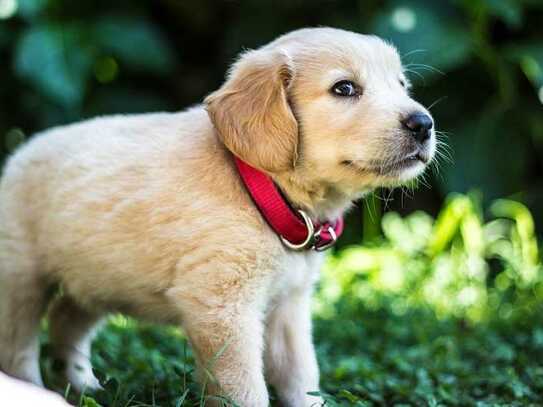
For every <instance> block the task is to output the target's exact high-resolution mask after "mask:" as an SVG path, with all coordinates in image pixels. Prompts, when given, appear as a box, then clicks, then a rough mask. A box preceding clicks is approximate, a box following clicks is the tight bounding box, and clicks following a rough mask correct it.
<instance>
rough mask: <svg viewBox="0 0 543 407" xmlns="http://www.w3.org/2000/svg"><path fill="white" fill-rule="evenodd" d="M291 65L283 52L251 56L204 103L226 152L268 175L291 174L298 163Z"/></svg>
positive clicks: (244, 58) (256, 52) (236, 67)
mask: <svg viewBox="0 0 543 407" xmlns="http://www.w3.org/2000/svg"><path fill="white" fill-rule="evenodd" d="M289 62H290V60H289V58H288V56H287V55H286V54H285V53H283V52H280V51H267V50H257V51H249V52H248V53H246V54H244V55H243V56H242V57H241V58H240V59H239V60H238V62H237V63H236V64H234V66H233V67H232V69H231V71H230V74H229V76H228V79H227V81H226V82H225V83H224V85H223V86H222V87H221V88H220V89H219V90H217V91H216V92H213V93H212V94H210V95H209V96H208V97H207V98H206V99H205V103H206V105H207V106H206V108H207V112H208V114H209V117H210V118H211V121H212V122H213V125H214V126H215V128H216V129H217V132H218V134H219V137H220V139H221V140H222V142H223V143H224V144H225V145H226V147H227V148H228V149H229V150H230V151H232V153H234V154H235V155H236V156H238V157H239V158H241V159H242V160H244V161H246V162H248V163H249V164H251V165H252V166H253V167H256V168H259V169H261V170H265V171H268V172H280V171H285V170H288V169H290V168H292V167H293V163H294V161H295V159H296V148H297V144H298V123H297V122H296V119H295V117H294V114H293V113H292V110H291V109H290V106H289V102H288V100H287V89H288V86H289V85H290V83H291V80H292V77H293V71H292V68H291V65H290V63H289Z"/></svg>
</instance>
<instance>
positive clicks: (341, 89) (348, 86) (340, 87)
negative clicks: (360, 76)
mask: <svg viewBox="0 0 543 407" xmlns="http://www.w3.org/2000/svg"><path fill="white" fill-rule="evenodd" d="M332 93H333V94H334V95H337V96H358V95H360V91H359V88H358V87H357V86H356V85H355V84H354V83H353V82H351V81H339V82H337V83H336V84H334V86H332Z"/></svg>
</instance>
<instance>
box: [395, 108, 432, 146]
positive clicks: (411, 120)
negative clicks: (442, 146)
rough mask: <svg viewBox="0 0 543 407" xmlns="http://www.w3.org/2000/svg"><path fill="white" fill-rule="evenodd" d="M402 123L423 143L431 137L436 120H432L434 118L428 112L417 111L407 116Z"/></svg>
mask: <svg viewBox="0 0 543 407" xmlns="http://www.w3.org/2000/svg"><path fill="white" fill-rule="evenodd" d="M402 124H403V125H404V126H405V128H406V129H408V130H409V131H410V132H411V134H412V135H413V137H414V138H415V140H417V141H418V142H419V143H423V142H424V141H426V140H428V138H430V130H431V129H432V126H433V125H434V122H432V118H431V117H430V116H428V115H427V114H426V113H422V112H416V113H412V114H410V115H409V116H407V118H406V119H404V120H403V122H402Z"/></svg>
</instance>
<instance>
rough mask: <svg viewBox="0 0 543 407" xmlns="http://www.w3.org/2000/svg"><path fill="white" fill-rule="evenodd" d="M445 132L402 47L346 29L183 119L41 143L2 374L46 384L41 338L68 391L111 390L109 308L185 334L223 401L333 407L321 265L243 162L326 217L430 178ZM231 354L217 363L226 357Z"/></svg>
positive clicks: (80, 127) (146, 119)
mask: <svg viewBox="0 0 543 407" xmlns="http://www.w3.org/2000/svg"><path fill="white" fill-rule="evenodd" d="M432 126H433V121H432V118H431V116H430V114H429V113H428V111H427V110H426V109H424V107H422V106H421V105H420V104H418V103H417V102H415V101H414V100H413V99H412V98H411V97H410V96H409V92H408V83H407V79H406V78H405V76H404V73H403V71H402V65H401V62H400V58H399V56H398V53H397V52H396V50H395V49H394V48H393V47H392V46H391V45H389V44H387V43H386V42H384V41H382V40H381V39H379V38H377V37H373V36H365V35H360V34H356V33H352V32H348V31H342V30H337V29H331V28H311V29H302V30H298V31H294V32H292V33H289V34H287V35H284V36H282V37H280V38H278V39H277V40H275V41H274V42H272V43H270V44H268V45H266V46H264V47H262V48H260V49H258V50H255V51H249V52H246V53H244V54H243V55H241V57H240V58H239V60H238V61H237V62H236V63H235V64H234V66H233V67H232V69H231V71H230V74H229V75H228V78H227V80H226V82H225V83H224V85H223V86H222V87H221V88H220V89H219V90H217V91H216V92H214V93H212V94H211V95H209V96H208V97H207V98H206V99H205V104H204V105H203V106H196V107H193V108H190V109H188V110H186V111H183V112H179V113H155V114H144V115H134V116H113V117H104V118H98V119H94V120H89V121H85V122H82V123H78V124H73V125H69V126H63V127H58V128H54V129H51V130H49V131H46V132H44V133H42V134H39V135H37V136H36V137H35V138H34V139H33V140H32V141H30V142H29V143H28V144H26V145H25V146H23V147H22V148H21V149H20V150H19V151H18V152H17V153H16V154H15V155H14V156H13V157H11V159H10V160H9V162H8V163H7V165H6V167H5V172H4V175H3V178H2V181H1V186H0V188H1V189H0V232H1V233H0V327H1V330H0V367H1V369H2V370H3V371H5V372H7V373H8V374H10V375H13V376H15V377H19V378H22V379H25V380H28V381H31V382H33V383H36V384H39V385H41V384H42V380H41V377H40V370H39V364H38V356H39V355H38V330H39V321H40V318H41V317H42V315H43V313H44V311H45V309H46V306H47V304H48V300H49V298H50V297H49V293H51V288H52V287H58V286H60V287H62V290H61V291H62V296H60V297H59V298H58V299H56V302H55V303H53V304H52V306H51V308H50V311H49V320H50V322H49V328H50V341H51V344H52V346H53V349H56V352H57V356H58V357H60V358H62V359H63V360H64V361H65V365H66V377H67V380H69V381H70V382H71V383H72V385H73V386H75V387H77V388H79V389H82V388H84V387H86V388H93V387H98V386H99V384H98V382H97V380H96V379H95V378H94V376H93V374H92V370H91V365H90V363H89V359H88V358H89V353H90V344H91V337H92V332H93V331H94V330H95V327H96V326H97V324H98V322H99V321H100V320H101V319H102V318H103V316H104V315H105V314H106V313H108V312H123V313H126V314H129V315H132V316H134V317H136V318H144V319H147V320H150V321H153V322H162V323H168V324H179V325H182V326H183V328H184V330H185V332H186V334H187V335H188V337H189V339H190V342H191V344H192V346H193V348H194V352H195V354H196V357H197V360H198V364H199V366H200V367H201V368H207V369H210V370H211V372H212V374H213V376H214V378H215V381H214V382H213V383H207V386H206V387H207V389H208V391H209V392H210V393H212V394H223V395H226V396H227V397H229V398H231V399H232V400H234V401H235V402H236V403H238V404H239V405H241V406H266V405H268V403H269V402H268V391H267V388H266V381H265V378H266V379H267V383H268V384H270V385H273V386H275V388H276V389H277V392H278V395H279V397H280V400H281V402H282V403H283V404H284V405H286V406H310V405H318V404H319V402H321V399H320V398H319V397H315V396H310V395H308V394H307V393H308V392H311V391H317V390H318V389H319V371H318V367H317V360H316V358H315V351H314V348H313V343H312V338H311V316H310V297H311V292H312V290H313V285H314V283H315V281H316V280H317V278H318V271H319V266H320V264H321V261H322V254H320V253H317V252H316V251H315V250H311V249H308V250H303V251H295V250H291V249H290V248H289V247H287V246H285V244H283V243H282V241H281V239H280V237H279V236H278V235H277V234H276V233H275V231H274V230H272V228H271V227H270V226H269V225H268V223H267V222H266V220H265V219H264V218H263V216H262V214H261V213H260V212H259V210H258V209H257V208H256V207H255V204H254V203H253V201H252V200H251V197H250V195H249V193H248V191H247V188H246V187H245V185H244V184H243V182H242V180H241V178H240V175H239V173H238V170H237V168H236V166H235V163H234V157H238V158H239V159H241V160H243V161H244V162H245V163H247V164H249V165H250V166H252V167H254V168H256V169H257V170H259V171H261V172H263V173H264V174H267V175H268V176H269V177H271V179H272V180H273V181H274V182H275V185H277V187H278V188H279V189H280V191H281V193H282V195H283V196H284V197H285V199H287V200H288V202H289V205H291V206H292V207H293V208H296V209H302V210H303V211H305V213H307V214H308V215H309V216H310V217H311V218H312V219H313V220H315V221H319V220H320V221H324V220H328V219H335V218H337V217H339V216H340V215H341V214H342V213H343V212H344V211H345V210H346V209H347V208H348V207H349V205H350V203H351V202H352V201H353V200H355V199H357V198H360V197H361V196H363V195H364V193H366V192H368V191H370V190H372V189H373V188H375V187H378V186H383V185H395V184H399V183H402V182H405V181H407V180H409V179H412V178H413V177H416V176H418V175H419V174H421V173H422V171H423V170H424V168H425V167H426V164H427V163H428V162H429V161H430V160H431V159H432V157H433V155H434V150H435V136H434V132H433V129H432ZM217 355H219V356H218V357H216V356H217Z"/></svg>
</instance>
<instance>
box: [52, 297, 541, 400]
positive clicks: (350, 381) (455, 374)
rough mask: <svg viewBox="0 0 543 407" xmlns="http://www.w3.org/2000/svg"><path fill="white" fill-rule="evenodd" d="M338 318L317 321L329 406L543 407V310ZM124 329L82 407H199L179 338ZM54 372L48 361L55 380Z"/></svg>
mask: <svg viewBox="0 0 543 407" xmlns="http://www.w3.org/2000/svg"><path fill="white" fill-rule="evenodd" d="M337 309H338V316H336V317H334V318H332V319H322V318H318V319H317V320H316V321H315V336H316V340H315V341H316V344H317V350H318V356H319V362H320V366H321V371H322V377H321V383H322V390H323V391H324V392H326V393H328V394H331V395H333V396H330V397H328V400H329V405H332V406H334V405H342V406H349V405H361V406H362V405H393V404H394V405H401V404H403V405H428V406H435V405H459V406H464V405H478V406H486V405H488V406H490V405H503V404H509V405H519V406H520V405H530V404H531V405H543V396H542V395H543V363H542V361H543V321H542V320H541V317H540V315H543V309H540V310H539V315H536V314H532V315H530V316H527V317H526V318H525V319H524V320H523V321H522V322H517V323H515V324H514V325H510V324H507V323H499V322H495V323H494V324H490V325H488V324H481V325H472V324H470V323H468V322H467V321H465V320H462V319H445V320H439V319H437V318H436V317H435V315H433V314H432V313H431V312H430V311H429V310H422V309H419V310H410V311H409V312H408V313H407V314H404V315H396V314H395V313H394V312H392V310H390V309H387V308H386V307H383V308H380V309H378V310H373V311H368V310H367V309H363V308H359V307H357V306H356V305H353V304H349V303H348V302H341V303H340V304H337ZM122 321H124V320H123V319H120V318H114V319H113V320H112V322H110V323H109V324H108V326H107V327H106V328H105V329H104V330H103V331H102V332H101V333H100V335H99V336H98V338H97V340H96V342H95V345H94V351H93V366H94V367H95V369H96V371H97V373H98V374H99V377H100V378H101V379H102V380H103V382H104V383H105V389H106V391H105V392H99V393H97V394H94V395H92V396H88V398H83V399H82V400H81V405H83V406H89V407H92V406H95V404H94V403H95V402H96V403H99V404H100V405H103V406H181V405H182V406H193V405H201V403H202V397H201V389H200V386H198V384H197V383H195V380H194V379H195V378H194V367H193V366H194V359H193V357H192V353H191V350H190V347H189V346H188V344H187V342H186V340H185V338H184V337H182V336H181V335H180V333H179V331H177V330H175V329H172V328H168V327H158V326H150V325H145V324H138V323H136V322H133V321H131V320H128V321H126V323H124V322H122ZM120 322H121V323H120ZM46 350H47V349H46ZM45 354H46V355H47V352H45ZM50 365H51V363H50V360H49V359H48V357H47V356H46V357H45V358H44V367H45V369H46V371H47V373H48V377H53V376H54V375H53V374H52V373H51V368H50ZM74 396H75V395H72V397H74ZM72 401H76V402H77V401H79V400H78V399H77V397H76V399H74V398H72Z"/></svg>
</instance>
